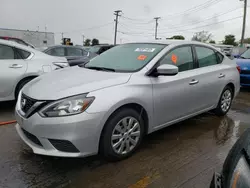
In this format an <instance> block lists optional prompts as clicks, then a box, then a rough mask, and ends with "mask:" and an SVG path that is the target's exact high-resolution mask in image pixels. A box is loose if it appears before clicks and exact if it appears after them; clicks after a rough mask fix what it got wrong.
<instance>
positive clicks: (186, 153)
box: [0, 90, 250, 188]
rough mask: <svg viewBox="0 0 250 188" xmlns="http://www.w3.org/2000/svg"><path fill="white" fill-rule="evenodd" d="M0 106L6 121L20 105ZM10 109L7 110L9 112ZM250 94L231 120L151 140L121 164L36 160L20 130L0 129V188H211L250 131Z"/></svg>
mask: <svg viewBox="0 0 250 188" xmlns="http://www.w3.org/2000/svg"><path fill="white" fill-rule="evenodd" d="M5 105H6V106H5V107H3V105H2V104H1V103H0V106H1V107H0V119H1V120H10V119H7V118H13V109H14V103H5ZM4 109H6V110H4ZM249 114H250V90H249V91H248V90H242V92H241V93H240V95H239V96H238V97H237V99H236V100H235V101H234V104H233V107H232V110H231V111H230V112H229V114H228V116H226V117H222V118H219V117H215V116H214V115H212V114H209V113H206V114H202V115H200V116H198V117H195V118H192V119H190V120H187V121H184V122H182V123H179V124H175V125H173V126H170V127H168V128H166V129H164V130H161V131H158V132H156V133H153V134H152V135H149V136H147V137H146V138H145V140H144V142H143V144H142V147H141V148H140V150H139V151H138V152H137V153H135V155H134V156H132V157H131V158H129V159H127V160H124V161H120V162H117V163H108V162H105V161H102V160H101V159H100V157H98V156H94V157H89V158H83V159H74V158H73V159H70V158H55V157H45V156H39V155H35V154H33V153H32V152H31V150H30V149H29V148H28V147H27V146H26V145H25V144H24V143H23V142H22V141H21V140H20V138H19V137H18V135H17V133H16V131H15V129H14V125H13V124H11V125H6V126H0V148H1V149H0V156H1V157H0V187H1V188H9V187H11V188H23V187H25V188H26V187H32V188H38V187H45V188H46V187H47V188H61V187H65V188H82V187H84V188H85V187H86V188H88V187H91V188H104V187H108V188H110V187H129V188H143V187H149V188H168V187H169V188H171V187H179V188H190V187H197V188H203V187H204V188H205V187H209V184H210V181H211V178H212V174H213V172H214V171H215V170H216V171H220V169H221V167H222V163H223V162H224V159H225V157H226V155H227V153H228V151H229V150H230V148H231V147H232V145H233V144H234V143H235V141H236V140H237V138H238V137H239V136H240V135H241V134H242V132H244V130H245V129H246V128H248V127H250V116H249Z"/></svg>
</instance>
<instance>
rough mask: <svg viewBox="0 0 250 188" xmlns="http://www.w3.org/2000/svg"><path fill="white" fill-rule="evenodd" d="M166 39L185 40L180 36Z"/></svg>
mask: <svg viewBox="0 0 250 188" xmlns="http://www.w3.org/2000/svg"><path fill="white" fill-rule="evenodd" d="M166 39H177V40H185V37H183V36H182V35H174V36H172V37H170V38H166Z"/></svg>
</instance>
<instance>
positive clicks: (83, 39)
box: [82, 34, 84, 46]
mask: <svg viewBox="0 0 250 188" xmlns="http://www.w3.org/2000/svg"><path fill="white" fill-rule="evenodd" d="M82 44H83V46H84V34H82Z"/></svg>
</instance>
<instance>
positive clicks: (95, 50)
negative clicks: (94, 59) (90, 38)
mask: <svg viewBox="0 0 250 188" xmlns="http://www.w3.org/2000/svg"><path fill="white" fill-rule="evenodd" d="M113 47H114V45H110V44H100V45H95V46H92V47H91V48H89V50H88V51H89V52H91V53H95V54H98V55H100V54H101V53H103V52H105V51H107V50H109V49H110V48H113Z"/></svg>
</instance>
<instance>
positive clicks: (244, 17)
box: [240, 0, 247, 46]
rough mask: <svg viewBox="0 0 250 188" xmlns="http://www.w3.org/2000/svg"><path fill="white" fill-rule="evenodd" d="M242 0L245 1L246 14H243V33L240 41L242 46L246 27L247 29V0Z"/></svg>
mask: <svg viewBox="0 0 250 188" xmlns="http://www.w3.org/2000/svg"><path fill="white" fill-rule="evenodd" d="M240 1H244V15H243V25H242V34H241V41H240V44H241V46H243V43H244V38H245V29H246V16H247V0H240Z"/></svg>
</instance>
